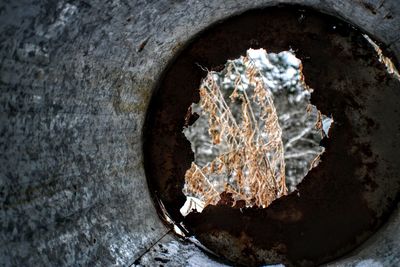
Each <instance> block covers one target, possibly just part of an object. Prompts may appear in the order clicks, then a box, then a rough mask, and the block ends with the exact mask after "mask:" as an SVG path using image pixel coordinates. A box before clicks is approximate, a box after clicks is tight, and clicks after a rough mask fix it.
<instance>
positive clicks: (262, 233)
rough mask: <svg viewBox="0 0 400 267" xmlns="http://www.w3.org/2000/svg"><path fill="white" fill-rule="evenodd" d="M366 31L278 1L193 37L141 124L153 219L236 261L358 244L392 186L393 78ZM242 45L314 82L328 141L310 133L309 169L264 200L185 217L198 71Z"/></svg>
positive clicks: (397, 94)
mask: <svg viewBox="0 0 400 267" xmlns="http://www.w3.org/2000/svg"><path fill="white" fill-rule="evenodd" d="M368 38H369V37H368ZM368 38H366V37H365V36H364V35H363V33H362V32H361V31H360V30H358V29H356V28H355V27H353V26H351V25H349V24H347V23H345V22H343V21H341V20H338V19H336V18H332V17H330V16H328V15H324V14H321V13H318V12H316V11H313V10H310V9H307V8H303V7H301V8H299V7H293V6H290V7H288V6H285V7H271V8H268V9H265V10H257V11H251V12H247V13H245V14H242V15H239V16H236V17H233V18H230V19H228V20H226V21H223V22H221V23H219V24H217V25H214V26H213V27H211V28H209V29H207V30H205V31H204V32H202V33H201V34H200V35H199V36H197V37H196V38H195V39H194V40H192V41H191V42H190V44H188V45H187V46H186V47H185V48H184V49H183V50H182V51H181V52H180V54H179V55H178V56H177V58H176V59H175V60H174V62H172V64H171V65H170V66H169V68H168V69H167V70H166V71H165V73H164V76H163V77H162V79H161V80H160V84H159V88H158V90H156V92H155V93H154V95H153V98H152V101H151V104H150V107H149V110H148V116H147V120H146V125H145V131H144V138H145V140H144V156H145V168H146V176H147V178H148V183H149V187H150V190H151V192H152V193H153V197H154V200H155V202H156V203H157V207H158V209H159V212H160V216H161V217H162V218H164V219H166V220H168V221H169V222H171V223H172V224H173V227H175V228H176V231H180V232H182V233H183V234H185V235H186V236H194V237H195V238H197V239H198V240H199V241H200V242H201V243H202V244H203V245H204V246H205V247H207V248H208V249H209V250H211V251H212V252H213V253H215V254H217V255H219V256H221V257H222V258H224V259H227V260H229V261H231V262H233V263H235V264H239V265H240V264H241V265H245V266H257V265H261V264H265V263H284V264H288V265H318V264H321V263H323V262H327V261H330V260H332V259H335V258H337V257H339V256H342V255H344V254H345V253H347V252H349V251H351V250H352V249H354V248H356V247H357V246H358V245H359V244H360V243H362V242H363V241H364V240H365V239H366V238H367V237H369V236H370V235H371V234H372V233H373V232H374V231H376V229H377V228H378V227H379V226H380V225H381V224H382V223H383V222H384V221H385V220H386V218H387V216H388V215H389V214H390V212H391V210H392V208H393V207H394V206H395V204H396V203H397V200H398V196H399V187H400V175H399V173H400V157H398V151H399V148H400V140H397V139H398V138H396V134H397V131H398V129H400V117H399V116H398V109H399V107H400V85H399V81H398V80H396V79H394V78H393V76H392V75H390V73H388V70H387V68H386V66H385V64H382V63H381V62H380V61H379V60H380V59H381V60H382V58H381V57H380V55H379V53H377V51H378V49H377V48H376V47H375V46H374V45H373V44H375V43H371V42H370V41H369V40H368ZM249 47H251V48H253V49H259V48H264V49H265V50H266V51H268V53H279V52H281V51H294V52H295V54H296V57H297V58H298V59H300V60H301V62H302V64H303V73H304V75H305V77H306V82H307V85H309V86H310V87H311V88H313V89H314V92H313V93H312V95H311V104H313V105H315V106H316V107H318V109H319V110H320V111H321V113H322V114H326V115H329V116H331V117H332V118H334V120H335V121H334V127H332V128H331V130H330V132H329V135H330V136H331V138H329V139H327V138H324V139H322V141H321V145H322V146H323V147H325V152H324V153H323V154H322V156H321V157H320V163H319V165H318V166H317V167H316V168H313V169H312V170H311V171H309V172H308V174H307V175H306V177H305V178H304V179H303V181H302V182H301V183H300V184H299V185H297V189H295V190H294V191H293V192H291V193H289V194H287V195H285V196H283V197H280V198H278V199H276V200H275V201H273V202H271V204H270V205H269V206H267V207H265V208H264V207H259V206H252V207H250V206H248V207H246V206H243V207H239V206H236V207H235V206H232V205H218V203H217V205H208V206H206V207H205V208H204V210H203V211H202V212H201V213H198V212H191V213H189V214H188V215H187V216H186V217H184V216H182V214H181V212H180V209H181V207H182V206H183V205H184V203H185V201H186V196H185V195H184V193H183V191H182V189H183V188H184V185H185V174H186V172H187V170H188V169H190V167H191V163H192V162H193V161H194V160H195V156H194V153H193V151H192V149H191V143H190V142H189V141H188V140H187V138H186V136H185V134H184V133H183V132H182V129H183V128H184V127H185V125H186V124H187V123H188V116H186V115H187V113H188V109H189V107H190V106H191V105H192V103H198V102H199V101H200V95H199V87H200V84H201V81H202V78H204V76H205V72H204V70H203V69H206V70H210V71H218V72H219V71H221V70H223V69H224V67H225V63H226V62H227V61H228V60H232V59H235V58H239V57H240V55H245V54H246V51H247V49H248V48H249ZM378 48H379V47H378ZM383 62H384V60H383ZM199 66H201V67H199ZM389 72H390V71H389ZM191 120H192V121H191ZM189 121H191V122H193V119H190V116H189Z"/></svg>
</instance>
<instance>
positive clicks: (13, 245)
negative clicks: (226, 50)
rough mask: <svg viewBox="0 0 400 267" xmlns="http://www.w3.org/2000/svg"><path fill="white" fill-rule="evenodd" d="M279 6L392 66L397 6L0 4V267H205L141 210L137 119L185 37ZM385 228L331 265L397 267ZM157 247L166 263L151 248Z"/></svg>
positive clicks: (398, 35)
mask: <svg viewBox="0 0 400 267" xmlns="http://www.w3.org/2000/svg"><path fill="white" fill-rule="evenodd" d="M281 2H282V3H283V2H285V3H287V2H290V3H302V4H304V5H308V6H313V7H315V8H317V9H320V10H322V11H324V12H328V13H330V14H334V15H337V16H340V17H343V18H344V19H346V20H349V21H351V22H352V23H353V24H356V25H358V26H360V27H361V28H363V29H364V30H365V31H367V32H368V33H370V34H371V35H372V36H374V37H376V38H377V39H378V40H380V41H382V42H384V43H386V44H388V45H389V48H390V49H391V50H392V51H394V52H395V53H396V54H397V55H398V57H399V55H400V27H399V25H400V5H398V1H397V0H386V1H384V0H353V1H351V0H348V1H345V0H304V1H301V0H298V1H290V0H288V1H273V0H256V1H242V0H231V1H218V0H214V1H195V0H189V1H180V0H168V1H167V0H162V1H159V0H147V1H146V0H143V1H140V0H136V1H122V0H121V1H118V0H114V1H78V0H76V1H74V0H72V1H64V0H58V1H44V0H36V1H34V0H32V1H22V0H21V1H3V2H2V3H0V62H1V63H0V90H1V94H0V103H1V105H0V110H1V113H0V149H1V154H0V168H1V170H0V199H1V202H0V203H1V204H0V205H1V211H0V225H1V230H0V238H1V239H0V241H1V242H0V265H5V266H31V265H37V266H57V265H62V266H65V265H90V266H92V265H93V266H109V265H122V266H129V265H136V264H142V265H145V266H152V265H154V264H156V263H158V264H165V265H167V266H169V265H170V266H174V265H175V266H181V265H185V264H188V265H192V266H195V265H196V264H200V263H201V262H202V261H205V262H207V264H209V263H210V261H211V259H208V258H207V256H205V254H203V253H202V252H200V251H199V250H198V249H197V248H195V247H194V246H193V245H190V244H185V243H182V242H180V241H176V240H173V237H172V236H170V233H169V229H167V228H166V227H165V226H164V225H163V224H162V223H161V221H160V220H159V218H158V216H157V214H156V212H155V209H154V206H153V204H152V201H151V199H150V195H149V192H148V189H147V184H146V178H145V175H144V170H143V162H142V161H143V160H142V153H141V151H142V150H141V131H142V126H143V121H144V116H145V111H146V107H147V104H148V101H149V98H150V95H151V92H152V89H153V88H154V86H155V84H156V82H157V79H158V78H159V75H160V74H161V72H162V70H163V69H164V68H165V67H166V65H167V63H168V62H169V60H171V59H172V58H173V56H174V55H175V53H177V52H178V51H179V49H180V47H182V45H183V44H184V43H185V42H186V41H188V40H190V38H191V37H192V36H194V35H195V34H196V33H197V32H199V31H200V30H202V29H204V28H205V27H207V26H208V25H210V24H212V23H214V22H216V21H218V20H220V19H223V18H225V17H228V16H231V15H233V14H237V13H240V12H243V11H245V10H248V9H251V8H256V7H263V6H268V5H272V4H276V3H281ZM399 218H400V214H399V212H396V214H395V215H394V216H392V222H391V223H389V224H388V225H387V226H385V227H384V229H382V230H381V232H380V233H379V234H377V235H375V237H373V238H372V239H371V240H369V241H368V242H367V244H366V245H365V246H366V247H365V248H363V249H361V250H360V251H357V252H355V254H354V256H352V257H351V258H349V259H345V260H342V261H339V263H338V264H340V265H349V266H351V265H354V264H356V263H360V262H361V263H365V264H367V265H368V264H369V263H371V262H373V263H377V262H378V263H379V262H380V263H383V264H385V265H392V264H395V263H399V262H400V251H399V249H398V247H400V237H399V235H400V234H399V233H400V227H399V224H400V221H399ZM160 240H161V241H160ZM159 241H160V243H158V244H157V242H159ZM155 244H157V245H155ZM171 244H172V245H173V246H172V247H173V248H176V250H174V249H172V251H173V252H174V251H175V252H176V251H178V252H176V253H175V252H174V253H175V254H174V253H172V254H171V253H170V252H169V253H167V252H165V249H164V250H163V249H162V248H165V247H169V248H171ZM157 247H159V248H158V249H157ZM170 251H171V249H170ZM184 251H185V252H184ZM157 255H158V256H157ZM160 255H161V256H160ZM171 255H172V256H171ZM174 255H180V257H183V258H182V259H181V260H180V261H179V262H176V261H175V260H174V258H175V257H176V256H174ZM163 258H164V262H163V261H160V259H163ZM203 263H204V262H203ZM215 264H216V263H215ZM367 265H366V266H367ZM368 266H369V265H368Z"/></svg>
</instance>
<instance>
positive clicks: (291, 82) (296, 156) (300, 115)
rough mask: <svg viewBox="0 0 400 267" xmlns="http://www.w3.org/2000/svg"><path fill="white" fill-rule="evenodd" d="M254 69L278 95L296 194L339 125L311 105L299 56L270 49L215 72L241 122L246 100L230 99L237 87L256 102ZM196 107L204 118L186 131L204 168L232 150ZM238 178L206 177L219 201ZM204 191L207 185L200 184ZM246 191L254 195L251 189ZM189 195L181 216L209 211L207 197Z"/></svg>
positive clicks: (291, 186)
mask: <svg viewBox="0 0 400 267" xmlns="http://www.w3.org/2000/svg"><path fill="white" fill-rule="evenodd" d="M249 64H251V66H254V67H255V68H253V69H256V71H257V72H258V74H256V75H257V77H258V78H260V79H261V80H262V82H263V84H264V86H266V87H267V90H268V91H269V92H270V93H271V94H272V98H273V104H274V107H275V108H276V111H277V114H278V119H279V125H280V127H281V129H282V136H281V139H282V142H283V146H284V158H285V176H286V187H287V188H288V191H289V192H292V191H293V190H295V188H296V185H297V184H298V183H299V182H300V181H301V180H302V179H303V177H304V176H305V175H306V174H307V172H308V171H309V169H310V168H311V164H312V162H313V161H314V159H315V158H317V157H318V156H320V154H321V153H323V151H324V148H323V147H321V146H319V143H320V141H321V139H322V138H323V136H328V134H329V128H330V127H331V124H332V123H333V120H332V118H330V117H328V116H325V115H323V114H320V113H319V111H318V109H317V108H316V107H315V106H312V105H310V95H311V93H312V89H310V88H308V87H307V86H306V85H305V84H304V77H303V74H302V73H301V69H302V65H301V61H300V60H299V59H298V58H296V56H295V55H294V53H293V52H291V51H284V52H281V53H267V52H266V51H265V50H264V49H257V50H254V49H249V50H248V51H247V57H246V58H245V57H241V58H239V59H235V60H232V61H228V62H227V64H226V66H225V69H224V70H222V71H221V72H219V73H217V72H212V73H211V77H212V79H213V80H214V81H215V83H216V84H217V85H218V86H219V87H220V90H221V93H222V95H223V101H224V102H226V105H227V106H229V109H230V112H231V113H232V114H233V116H234V117H235V119H236V120H238V121H240V119H241V118H242V117H243V116H241V115H240V112H241V110H242V104H243V101H240V99H239V100H238V99H237V100H236V101H233V102H232V101H231V99H230V97H231V95H232V93H233V92H234V91H235V88H237V89H238V94H244V93H247V94H248V95H249V98H251V95H252V89H254V86H253V85H252V84H251V82H250V79H249V77H250V76H249V71H254V70H253V69H252V68H250V67H249ZM232 66H233V67H232ZM253 104H254V103H253ZM253 104H252V108H253V110H254V113H255V117H256V120H257V123H258V124H259V126H260V127H263V125H264V122H262V120H261V119H260V111H257V107H256V106H254V105H253ZM310 107H311V108H310ZM191 108H192V111H193V112H195V113H197V114H199V115H200V116H199V118H198V119H197V121H196V122H195V123H194V124H193V125H191V126H190V127H187V128H184V129H183V133H184V134H185V136H186V138H187V139H188V140H189V141H190V143H191V147H192V150H193V152H194V156H195V160H194V164H196V166H198V169H201V168H202V167H204V166H207V164H209V163H210V162H212V161H213V160H215V159H216V158H217V157H218V156H220V155H222V154H224V153H227V152H229V146H227V145H224V144H223V142H222V144H219V145H218V146H216V145H214V144H213V141H212V138H211V137H210V132H209V129H210V121H209V117H208V116H207V113H206V112H204V111H203V110H202V107H201V106H200V104H198V103H193V104H192V107H191ZM319 116H320V117H319ZM319 120H320V124H321V125H320V126H319V128H317V127H315V125H316V123H317V121H319ZM262 138H264V139H265V140H266V142H267V143H268V136H267V135H262ZM236 174H237V173H234V174H233V175H231V176H230V177H229V176H227V175H224V174H222V175H218V174H213V175H209V176H208V177H206V178H207V185H208V186H211V187H212V188H213V190H215V191H216V192H215V194H214V196H215V197H216V198H218V197H219V194H220V193H222V192H224V190H225V189H226V185H227V184H229V185H233V186H235V181H232V180H235V178H234V177H235V175H236ZM243 175H244V177H245V179H244V183H246V179H247V178H248V177H247V176H246V175H248V173H246V172H245V170H244V172H243ZM236 182H237V181H236ZM236 185H237V183H236ZM199 186H201V185H200V184H199ZM243 190H244V191H246V190H247V191H251V190H250V189H249V187H246V186H245V185H244V186H243ZM184 192H185V194H186V196H187V201H186V203H185V205H184V206H183V207H182V208H181V213H182V214H183V215H184V216H186V215H187V214H188V213H189V212H191V211H192V210H197V211H198V212H201V211H202V210H203V208H204V207H205V206H206V203H205V199H204V196H202V195H201V194H198V193H197V194H196V193H195V192H190V191H187V190H186V191H185V190H184ZM216 202H218V201H217V200H216V201H215V202H214V203H216Z"/></svg>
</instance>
